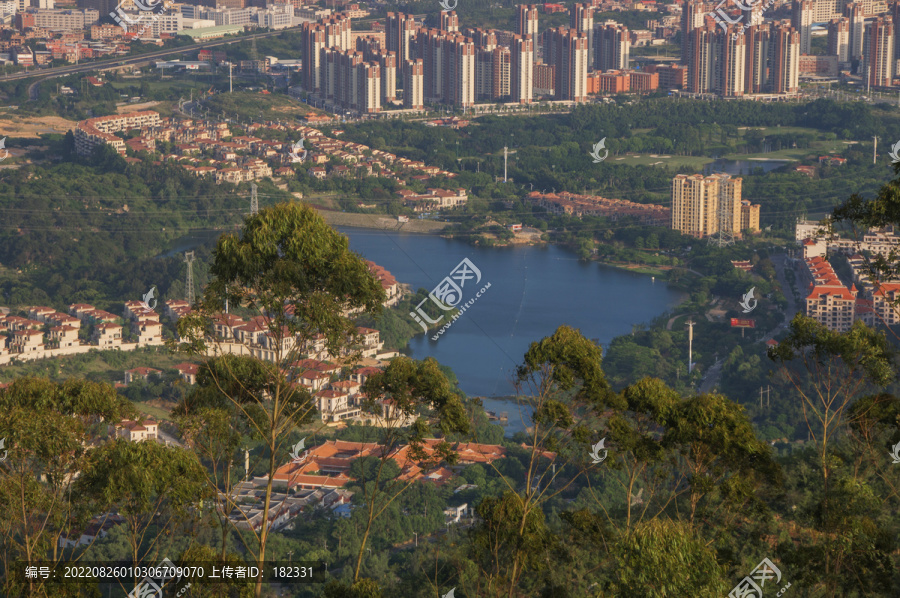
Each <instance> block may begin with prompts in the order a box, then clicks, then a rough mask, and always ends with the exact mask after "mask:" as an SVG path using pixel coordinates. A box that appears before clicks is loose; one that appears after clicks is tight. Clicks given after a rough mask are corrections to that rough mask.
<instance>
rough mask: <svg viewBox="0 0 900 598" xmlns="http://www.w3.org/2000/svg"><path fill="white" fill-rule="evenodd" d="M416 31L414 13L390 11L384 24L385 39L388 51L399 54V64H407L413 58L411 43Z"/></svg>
mask: <svg viewBox="0 0 900 598" xmlns="http://www.w3.org/2000/svg"><path fill="white" fill-rule="evenodd" d="M415 32H416V22H415V19H413V17H412V15H408V14H405V13H402V12H389V13H387V19H385V24H384V39H385V44H386V45H387V50H388V52H394V53H396V54H397V60H398V61H399V64H406V61H407V60H409V59H410V58H412V56H411V55H410V43H411V42H412V39H413V36H414V35H415Z"/></svg>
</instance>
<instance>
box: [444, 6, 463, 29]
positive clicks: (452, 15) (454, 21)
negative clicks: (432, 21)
mask: <svg viewBox="0 0 900 598" xmlns="http://www.w3.org/2000/svg"><path fill="white" fill-rule="evenodd" d="M441 31H446V32H447V33H459V16H457V14H456V11H455V10H450V11H447V10H442V11H441Z"/></svg>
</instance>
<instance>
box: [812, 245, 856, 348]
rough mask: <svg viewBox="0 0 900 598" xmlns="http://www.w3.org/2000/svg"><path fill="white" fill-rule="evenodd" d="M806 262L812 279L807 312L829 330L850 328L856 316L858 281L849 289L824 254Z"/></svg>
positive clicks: (839, 330) (840, 330)
mask: <svg viewBox="0 0 900 598" xmlns="http://www.w3.org/2000/svg"><path fill="white" fill-rule="evenodd" d="M806 266H807V271H808V274H809V277H810V279H811V282H810V283H809V295H808V296H807V297H806V315H807V316H809V317H811V318H813V319H815V320H816V321H817V322H819V323H820V324H823V325H825V326H827V327H828V329H829V330H836V331H838V332H846V331H847V330H850V327H851V326H853V322H854V320H855V319H856V297H857V295H858V294H859V291H858V290H857V289H856V285H855V284H851V285H850V288H849V289H848V288H847V287H845V286H844V285H843V283H841V281H840V279H839V278H838V276H837V274H836V273H835V271H834V269H833V268H832V267H831V264H830V263H828V260H827V259H826V258H824V257H813V258H810V259H807V260H806Z"/></svg>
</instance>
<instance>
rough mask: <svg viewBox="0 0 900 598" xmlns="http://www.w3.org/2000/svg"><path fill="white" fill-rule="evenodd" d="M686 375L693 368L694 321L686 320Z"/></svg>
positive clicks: (689, 373)
mask: <svg viewBox="0 0 900 598" xmlns="http://www.w3.org/2000/svg"><path fill="white" fill-rule="evenodd" d="M687 325H688V376H689V377H690V375H691V372H692V371H693V370H694V321H693V320H688V322H687Z"/></svg>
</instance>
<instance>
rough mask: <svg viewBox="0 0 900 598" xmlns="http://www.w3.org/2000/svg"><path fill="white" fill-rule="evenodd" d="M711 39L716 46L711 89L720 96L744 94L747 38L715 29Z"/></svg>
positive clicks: (729, 96) (731, 96)
mask: <svg viewBox="0 0 900 598" xmlns="http://www.w3.org/2000/svg"><path fill="white" fill-rule="evenodd" d="M713 40H714V43H715V46H716V49H715V52H716V62H715V67H716V68H715V71H714V73H715V74H714V77H713V89H714V90H715V92H716V93H718V94H719V95H720V96H722V97H726V98H735V97H740V96H742V95H744V85H745V83H746V80H745V69H746V67H747V53H746V50H747V38H746V36H744V35H733V34H731V33H728V32H725V31H723V30H722V29H717V30H716V33H715V35H714V36H713Z"/></svg>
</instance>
